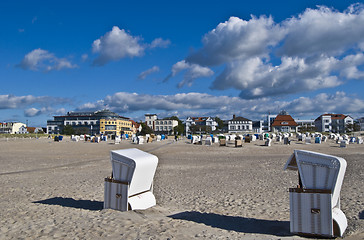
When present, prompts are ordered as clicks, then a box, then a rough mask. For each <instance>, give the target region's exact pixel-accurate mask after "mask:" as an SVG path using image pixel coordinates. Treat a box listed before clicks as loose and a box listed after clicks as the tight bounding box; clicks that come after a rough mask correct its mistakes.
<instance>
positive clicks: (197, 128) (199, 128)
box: [190, 125, 212, 134]
mask: <svg viewBox="0 0 364 240" xmlns="http://www.w3.org/2000/svg"><path fill="white" fill-rule="evenodd" d="M190 131H191V133H192V134H196V133H197V134H200V133H211V132H212V129H211V126H206V125H192V126H191V127H190Z"/></svg>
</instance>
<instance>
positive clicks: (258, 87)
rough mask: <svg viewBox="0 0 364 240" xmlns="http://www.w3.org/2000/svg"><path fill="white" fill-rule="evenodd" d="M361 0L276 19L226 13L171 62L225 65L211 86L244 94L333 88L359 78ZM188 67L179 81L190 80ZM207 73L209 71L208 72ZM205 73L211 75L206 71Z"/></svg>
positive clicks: (363, 39) (363, 40) (363, 75)
mask: <svg viewBox="0 0 364 240" xmlns="http://www.w3.org/2000/svg"><path fill="white" fill-rule="evenodd" d="M363 6H364V5H362V4H356V5H351V6H350V7H348V9H347V10H346V11H344V12H339V11H336V10H334V9H330V8H327V7H318V8H317V9H307V10H306V11H304V12H303V13H302V14H300V15H298V16H297V17H292V18H289V19H286V20H284V21H283V22H281V23H275V22H274V21H273V19H272V17H264V16H261V17H259V18H256V17H252V18H251V19H250V20H248V21H245V20H242V19H239V18H237V17H231V18H230V19H229V20H228V21H226V22H224V23H220V24H218V25H217V27H216V28H215V29H213V30H212V31H210V32H208V33H207V34H206V35H205V36H204V37H203V39H202V43H203V47H202V48H201V49H199V50H197V51H195V52H193V53H191V54H190V55H189V56H188V57H187V58H186V60H185V61H184V62H183V61H181V62H182V63H183V64H181V62H179V63H176V64H175V65H174V66H173V67H172V70H171V71H172V74H171V75H170V76H174V75H175V74H173V73H174V71H176V70H175V69H176V68H177V65H178V66H179V65H180V66H179V67H183V66H186V65H188V64H190V65H193V64H197V66H204V67H210V68H211V67H215V66H221V67H224V68H225V69H224V70H223V72H222V73H221V74H219V75H218V76H215V78H214V80H213V82H212V85H211V88H212V89H218V90H222V89H228V88H234V89H238V90H241V94H240V96H241V97H243V98H247V99H249V98H260V97H263V96H282V95H287V94H292V93H298V92H307V91H313V90H318V89H325V88H332V87H336V86H338V85H340V84H344V83H346V82H347V81H349V80H351V79H364V72H363V71H362V69H363V67H364V57H363V53H362V51H363V49H364V28H363V27H362V23H363V22H364V7H363ZM188 74H189V72H186V73H185V78H184V80H183V81H181V82H180V83H179V86H183V85H191V84H192V83H193V79H192V80H189V76H188ZM211 75H212V74H211ZM211 75H210V76H211Z"/></svg>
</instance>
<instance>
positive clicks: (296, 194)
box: [284, 150, 347, 237]
mask: <svg viewBox="0 0 364 240" xmlns="http://www.w3.org/2000/svg"><path fill="white" fill-rule="evenodd" d="M284 169H285V170H286V169H289V170H295V171H298V175H299V185H298V187H297V188H290V189H289V195H290V196H289V197H290V231H291V232H292V233H297V234H304V235H305V234H309V235H319V236H324V237H337V236H340V237H341V236H342V235H343V233H344V231H345V229H346V227H347V219H346V216H345V214H344V213H343V212H342V211H341V209H340V191H341V186H342V183H343V180H344V175H345V170H346V161H345V159H343V158H340V157H336V156H331V155H326V154H321V153H316V152H311V151H304V150H295V151H294V153H293V154H292V155H291V157H290V158H289V159H288V161H287V163H286V165H285V167H284Z"/></svg>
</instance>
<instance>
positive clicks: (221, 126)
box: [215, 117, 224, 129]
mask: <svg viewBox="0 0 364 240" xmlns="http://www.w3.org/2000/svg"><path fill="white" fill-rule="evenodd" d="M215 121H216V122H217V124H218V125H217V128H218V129H223V128H224V121H223V120H221V119H220V118H219V117H215Z"/></svg>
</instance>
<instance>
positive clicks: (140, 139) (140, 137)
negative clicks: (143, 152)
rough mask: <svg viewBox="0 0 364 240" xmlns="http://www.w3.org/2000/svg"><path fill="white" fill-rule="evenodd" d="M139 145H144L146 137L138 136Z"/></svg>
mask: <svg viewBox="0 0 364 240" xmlns="http://www.w3.org/2000/svg"><path fill="white" fill-rule="evenodd" d="M138 144H144V137H143V136H138Z"/></svg>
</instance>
